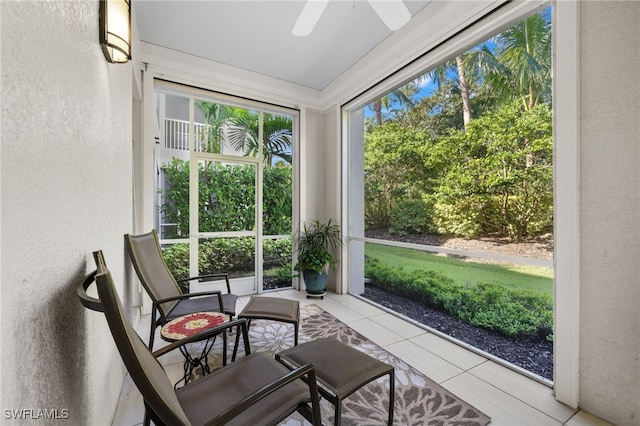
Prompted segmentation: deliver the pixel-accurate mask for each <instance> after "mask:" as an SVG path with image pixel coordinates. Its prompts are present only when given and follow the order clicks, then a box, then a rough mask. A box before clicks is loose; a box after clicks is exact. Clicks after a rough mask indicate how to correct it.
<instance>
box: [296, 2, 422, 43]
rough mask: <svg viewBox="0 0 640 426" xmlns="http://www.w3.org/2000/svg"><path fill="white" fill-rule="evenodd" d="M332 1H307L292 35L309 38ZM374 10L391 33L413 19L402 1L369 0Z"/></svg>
mask: <svg viewBox="0 0 640 426" xmlns="http://www.w3.org/2000/svg"><path fill="white" fill-rule="evenodd" d="M329 1H330V0H307V3H306V4H305V5H304V9H302V12H300V16H298V20H297V21H296V23H295V25H294V26H293V30H292V31H291V33H292V34H293V35H296V36H307V35H309V34H311V31H313V28H314V27H315V26H316V24H317V23H318V20H319V19H320V17H321V16H322V13H323V12H324V9H325V8H326V7H327V5H328V4H329ZM368 2H369V4H370V5H371V7H372V8H373V10H374V11H375V12H376V13H377V14H378V16H379V17H380V19H382V21H383V22H384V23H385V24H386V25H387V27H389V29H390V30H391V31H396V30H398V29H400V28H401V27H402V26H403V25H404V24H406V23H407V22H409V19H411V13H409V10H408V9H407V7H406V6H405V5H404V3H403V2H402V0H368Z"/></svg>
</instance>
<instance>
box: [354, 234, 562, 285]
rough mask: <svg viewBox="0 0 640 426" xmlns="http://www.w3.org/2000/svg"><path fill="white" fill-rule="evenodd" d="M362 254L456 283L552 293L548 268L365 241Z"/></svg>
mask: <svg viewBox="0 0 640 426" xmlns="http://www.w3.org/2000/svg"><path fill="white" fill-rule="evenodd" d="M365 255H366V256H368V257H371V258H374V259H378V260H379V261H380V262H381V263H382V264H384V265H388V266H393V267H396V268H402V269H404V270H405V271H414V270H420V269H422V270H429V271H435V272H439V273H442V274H444V275H446V276H448V277H450V278H452V279H453V280H454V281H455V282H456V283H457V284H460V285H472V284H477V283H481V282H485V283H494V284H498V285H501V286H503V287H509V288H517V289H524V290H532V291H536V292H540V293H545V294H548V295H550V296H553V269H552V268H544V267H539V266H528V265H527V266H523V265H504V264H501V265H496V264H487V263H479V262H475V261H471V260H461V259H455V258H450V257H445V256H437V255H435V254H430V253H425V252H422V251H418V250H412V249H405V248H401V247H390V246H384V245H380V244H371V243H366V244H365Z"/></svg>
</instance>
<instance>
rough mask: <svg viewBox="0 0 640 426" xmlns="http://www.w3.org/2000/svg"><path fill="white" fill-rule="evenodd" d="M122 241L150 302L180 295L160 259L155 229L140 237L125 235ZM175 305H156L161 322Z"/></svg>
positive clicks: (176, 284) (171, 303)
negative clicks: (124, 242)
mask: <svg viewBox="0 0 640 426" xmlns="http://www.w3.org/2000/svg"><path fill="white" fill-rule="evenodd" d="M124 239H125V241H126V242H127V249H128V250H129V257H130V258H131V263H133V267H134V268H135V270H136V273H137V274H138V278H139V279H140V282H141V283H142V285H143V286H144V288H145V290H146V291H147V293H148V294H149V297H151V300H153V301H154V302H157V301H158V300H161V299H165V298H168V297H174V296H179V295H180V294H182V291H181V290H180V286H179V285H178V283H177V282H176V279H175V278H174V276H173V275H172V274H171V271H170V270H169V267H168V266H167V264H166V262H165V261H164V258H163V257H162V250H161V249H160V241H159V240H158V234H157V232H156V230H155V229H154V230H152V231H151V232H148V233H146V234H141V235H130V234H126V235H125V236H124ZM177 303H178V302H177V301H171V302H166V303H162V304H159V305H158V308H159V310H160V316H161V319H162V320H163V321H164V320H165V319H166V316H167V314H168V313H169V312H170V311H171V309H173V307H174V306H175V305H176V304H177Z"/></svg>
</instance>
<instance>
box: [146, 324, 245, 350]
mask: <svg viewBox="0 0 640 426" xmlns="http://www.w3.org/2000/svg"><path fill="white" fill-rule="evenodd" d="M237 326H240V327H241V332H242V336H243V340H244V353H245V355H249V354H250V353H251V347H250V346H249V335H248V333H247V320H246V319H244V318H241V319H236V320H233V321H229V322H226V323H224V324H220V325H217V326H215V327H213V328H210V329H209V330H205V331H203V332H201V333H197V334H193V335H191V336H189V337H185V338H184V339H181V340H176V341H175V342H173V343H170V344H168V345H167V346H164V347H162V348H160V349H158V350H157V351H155V352H153V353H152V355H153V356H154V357H155V358H158V357H160V356H162V355H165V354H166V353H168V352H171V351H172V350H174V349H177V348H179V347H180V346H184V345H186V344H188V343H192V342H199V341H201V340H205V339H209V338H211V337H213V336H215V335H218V334H220V333H222V332H226V330H228V329H231V328H232V327H237Z"/></svg>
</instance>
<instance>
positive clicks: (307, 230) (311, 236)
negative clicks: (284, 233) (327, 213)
mask: <svg viewBox="0 0 640 426" xmlns="http://www.w3.org/2000/svg"><path fill="white" fill-rule="evenodd" d="M293 245H294V248H295V250H296V251H297V253H298V263H296V265H295V267H294V269H295V270H296V271H298V272H302V276H303V278H304V283H305V286H306V289H307V293H308V295H307V297H310V296H319V297H321V298H322V297H323V296H324V294H325V290H326V288H327V273H328V272H329V269H332V270H333V269H335V268H336V266H338V259H337V258H336V257H335V256H334V252H335V250H336V249H337V248H338V247H340V246H342V241H341V240H340V226H338V225H337V224H335V223H333V222H331V219H329V220H328V221H327V222H322V221H319V220H315V221H313V222H312V223H311V224H310V225H308V226H307V224H306V223H305V224H304V228H303V229H302V231H299V232H298V233H297V234H296V236H295V238H294V242H293Z"/></svg>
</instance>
